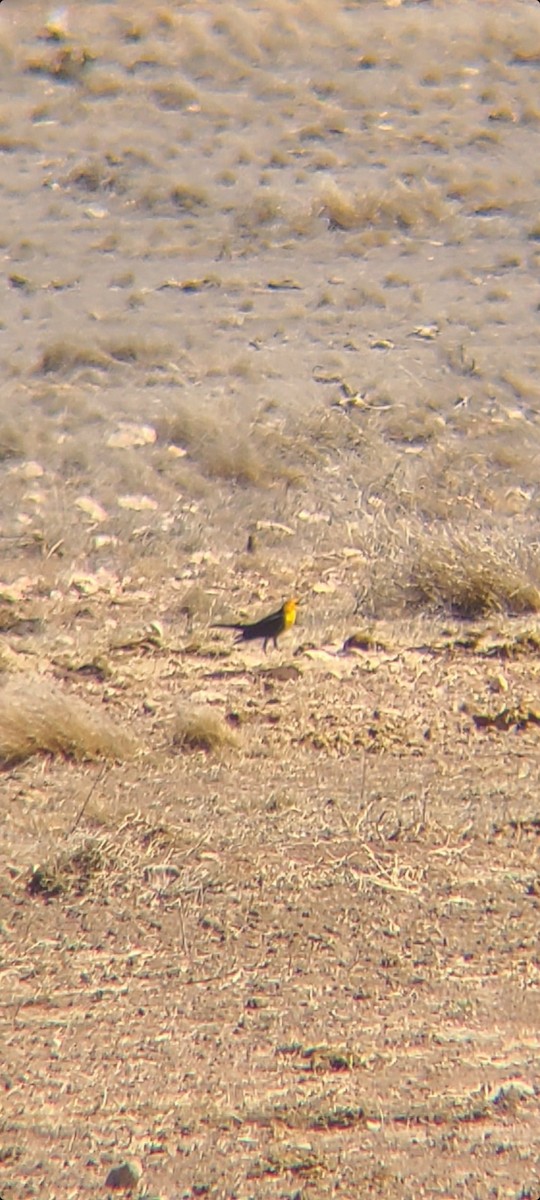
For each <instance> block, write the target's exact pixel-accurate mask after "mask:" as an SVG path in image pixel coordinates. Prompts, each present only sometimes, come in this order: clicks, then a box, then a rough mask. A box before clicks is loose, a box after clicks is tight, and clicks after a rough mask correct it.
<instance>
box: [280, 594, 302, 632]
mask: <svg viewBox="0 0 540 1200" xmlns="http://www.w3.org/2000/svg"><path fill="white" fill-rule="evenodd" d="M298 604H299V601H298V600H297V599H296V597H293V599H292V600H286V601H285V604H284V605H283V626H284V628H285V629H290V628H291V625H294V622H295V621H296V609H297V608H298Z"/></svg>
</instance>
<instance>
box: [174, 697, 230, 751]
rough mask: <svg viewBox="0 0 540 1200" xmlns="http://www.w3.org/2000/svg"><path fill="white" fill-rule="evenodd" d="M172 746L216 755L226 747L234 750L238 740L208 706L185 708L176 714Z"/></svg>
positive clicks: (217, 714) (225, 723)
mask: <svg viewBox="0 0 540 1200" xmlns="http://www.w3.org/2000/svg"><path fill="white" fill-rule="evenodd" d="M173 744H174V745H175V746H179V747H181V748H183V749H188V750H208V751H211V752H212V753H216V751H218V750H225V749H227V748H228V747H230V748H234V749H236V748H237V747H238V738H237V737H236V735H235V734H234V732H233V730H232V729H230V727H229V726H228V725H227V722H226V721H224V720H223V717H221V716H220V715H219V713H217V712H215V711H214V709H213V708H210V707H209V706H203V707H201V708H185V709H182V711H181V712H179V713H178V715H177V718H176V721H175V725H174V732H173Z"/></svg>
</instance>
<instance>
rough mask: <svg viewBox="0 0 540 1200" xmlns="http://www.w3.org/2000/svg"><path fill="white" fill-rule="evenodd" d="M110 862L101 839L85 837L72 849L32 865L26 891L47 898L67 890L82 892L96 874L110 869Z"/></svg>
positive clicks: (60, 894) (87, 888)
mask: <svg viewBox="0 0 540 1200" xmlns="http://www.w3.org/2000/svg"><path fill="white" fill-rule="evenodd" d="M111 861H112V860H111V857H110V855H109V854H107V853H106V847H105V840H104V839H102V841H101V842H100V841H98V840H97V839H96V838H88V839H87V840H86V841H85V842H84V843H83V844H82V845H80V846H77V848H76V849H75V850H66V851H64V852H63V853H62V854H59V855H57V857H56V858H55V859H53V860H52V861H51V862H49V863H44V864H42V865H41V866H37V867H34V869H33V871H32V874H31V876H30V880H29V883H28V891H29V892H30V895H32V896H37V895H42V896H46V897H48V898H50V897H53V896H64V895H65V894H66V893H67V892H76V893H78V895H84V893H85V892H87V891H88V890H89V888H90V887H91V884H92V882H93V880H94V879H95V878H96V876H98V875H100V874H102V873H103V872H104V871H106V870H108V869H109V868H110V865H111Z"/></svg>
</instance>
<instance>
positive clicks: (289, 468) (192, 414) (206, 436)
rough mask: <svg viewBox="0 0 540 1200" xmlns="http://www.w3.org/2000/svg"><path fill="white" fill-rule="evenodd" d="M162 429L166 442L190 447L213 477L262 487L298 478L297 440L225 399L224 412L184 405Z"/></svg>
mask: <svg viewBox="0 0 540 1200" xmlns="http://www.w3.org/2000/svg"><path fill="white" fill-rule="evenodd" d="M246 425H247V429H246ZM158 431H159V435H160V439H161V441H162V442H166V443H168V444H170V445H173V446H178V447H180V448H182V449H185V450H187V451H188V453H189V456H190V458H191V459H192V460H193V461H194V462H195V463H196V464H197V465H198V466H199V468H200V469H201V470H202V471H203V472H204V474H205V475H208V476H209V477H211V478H214V479H223V480H232V481H234V482H236V483H240V484H249V485H252V486H259V487H266V486H268V485H269V484H271V483H272V482H274V481H275V480H278V479H282V480H285V481H288V482H294V481H295V480H296V479H297V478H298V468H297V460H296V457H295V453H294V447H293V445H292V444H291V440H290V439H287V438H286V437H285V436H284V435H282V434H281V433H280V430H279V429H278V428H277V427H276V426H273V425H270V424H267V423H263V422H259V421H257V420H251V421H246V419H245V418H242V416H241V415H239V414H237V413H235V412H234V410H233V409H231V408H230V407H229V406H227V407H226V406H225V404H223V405H222V409H221V413H220V415H219V417H217V416H215V415H214V414H213V413H212V411H211V410H210V409H209V408H208V407H206V409H203V408H201V407H195V405H191V406H189V407H188V406H186V405H178V406H177V407H176V409H175V412H174V414H172V415H171V416H170V417H166V418H164V419H162V420H161V421H160V422H158Z"/></svg>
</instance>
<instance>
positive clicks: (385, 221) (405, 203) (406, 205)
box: [320, 180, 449, 230]
mask: <svg viewBox="0 0 540 1200" xmlns="http://www.w3.org/2000/svg"><path fill="white" fill-rule="evenodd" d="M320 205H321V207H320V211H321V213H322V215H323V216H326V217H327V219H328V222H329V225H330V228H331V229H343V230H352V229H363V228H364V227H366V226H372V225H382V226H385V227H388V226H390V227H391V226H397V227H398V228H400V229H405V230H408V229H414V228H417V227H420V226H422V225H424V224H425V222H426V221H429V220H435V221H440V220H442V219H443V218H444V217H446V216H447V215H448V211H449V210H448V205H447V204H446V202H445V199H444V197H443V195H442V192H441V191H440V189H439V188H438V187H436V186H435V185H434V184H429V183H427V182H426V181H423V182H421V183H413V184H411V185H410V186H409V185H406V184H404V183H401V182H399V181H398V183H397V184H395V185H394V186H393V187H392V188H381V189H380V190H379V191H376V190H372V191H369V192H367V191H366V192H360V193H349V192H346V191H344V189H342V188H340V187H338V185H337V184H336V183H335V181H334V180H328V182H326V183H325V184H324V185H323V188H322V190H321V194H320Z"/></svg>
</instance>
